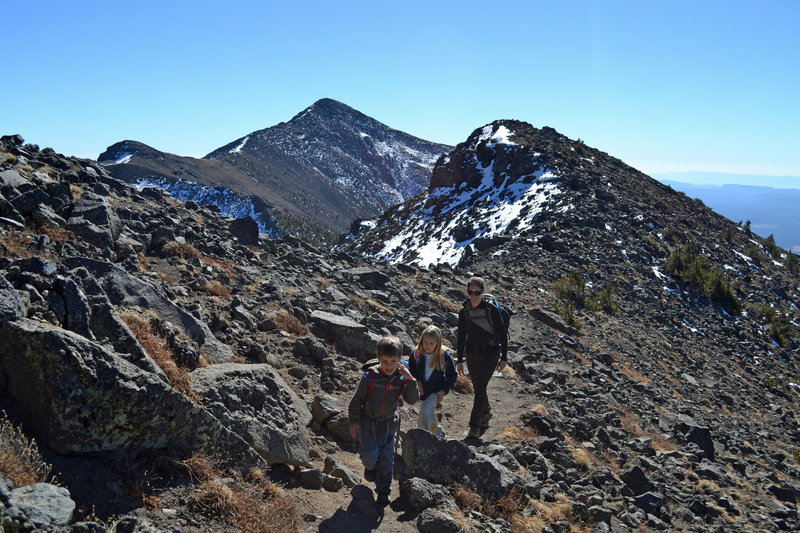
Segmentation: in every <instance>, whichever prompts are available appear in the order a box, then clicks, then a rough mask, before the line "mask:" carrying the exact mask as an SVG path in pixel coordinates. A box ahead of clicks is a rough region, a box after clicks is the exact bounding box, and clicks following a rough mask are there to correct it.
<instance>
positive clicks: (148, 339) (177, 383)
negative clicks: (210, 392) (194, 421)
mask: <svg viewBox="0 0 800 533" xmlns="http://www.w3.org/2000/svg"><path fill="white" fill-rule="evenodd" d="M119 317H120V318H121V319H122V321H123V322H125V323H126V324H127V325H128V327H129V328H130V329H131V331H132V332H133V335H134V336H135V337H136V339H137V340H138V341H139V343H140V344H141V345H142V347H143V348H144V349H145V351H146V352H147V354H148V355H149V356H150V357H151V358H152V359H153V361H155V362H156V364H157V365H158V366H159V367H160V368H161V370H163V371H164V374H166V376H167V379H169V381H170V383H171V384H172V387H173V388H174V389H175V390H177V391H178V392H180V393H181V394H183V395H184V396H186V397H187V398H189V399H190V400H192V401H193V402H195V403H197V404H201V403H203V398H202V397H201V396H200V395H199V394H197V393H196V392H194V390H192V375H191V374H190V373H189V371H188V370H186V369H185V368H181V367H179V366H178V365H177V364H176V363H175V358H174V355H173V353H172V350H170V349H169V347H168V346H167V343H166V342H165V341H164V339H162V338H161V337H159V336H158V335H156V333H155V331H154V330H153V326H152V325H151V324H150V321H149V320H147V319H145V318H144V317H142V316H141V314H140V313H137V312H136V311H133V310H125V311H121V312H119Z"/></svg>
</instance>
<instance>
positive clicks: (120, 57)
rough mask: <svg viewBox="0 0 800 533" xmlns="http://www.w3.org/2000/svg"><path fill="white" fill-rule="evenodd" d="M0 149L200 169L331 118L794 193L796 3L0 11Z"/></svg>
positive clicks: (207, 4) (160, 5) (222, 5)
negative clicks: (281, 127)
mask: <svg viewBox="0 0 800 533" xmlns="http://www.w3.org/2000/svg"><path fill="white" fill-rule="evenodd" d="M0 7H2V12H3V18H4V20H5V21H6V22H5V24H4V25H3V43H4V54H3V55H4V61H3V81H2V82H0V124H2V128H0V134H10V133H20V134H22V135H23V137H25V139H26V141H28V142H32V143H36V144H39V145H40V146H42V147H44V146H50V147H52V148H54V149H55V150H56V151H58V152H61V153H64V154H67V155H77V156H82V157H91V158H96V157H97V156H98V155H99V154H100V153H101V152H102V151H103V150H104V149H105V148H106V147H107V146H109V145H111V144H113V143H114V142H117V141H120V140H123V139H134V140H138V141H141V142H144V143H146V144H148V145H151V146H153V147H154V148H157V149H159V150H163V151H167V152H172V153H176V154H180V155H191V156H198V157H199V156H203V155H205V154H206V153H208V152H210V151H212V150H213V149H215V148H218V147H220V146H222V145H224V144H226V143H228V142H231V141H233V140H235V139H237V138H239V137H241V136H244V135H246V134H247V133H250V132H252V131H255V130H258V129H262V128H266V127H269V126H272V125H275V124H277V123H278V122H281V121H287V120H289V119H291V118H292V116H294V115H295V114H296V113H298V112H300V111H301V110H303V109H304V108H306V107H308V106H309V105H311V104H312V103H313V102H314V101H316V100H318V99H320V98H324V97H330V98H335V99H337V100H340V101H342V102H344V103H346V104H348V105H350V106H352V107H354V108H356V109H358V110H359V111H362V112H363V113H366V114H367V115H369V116H372V117H374V118H376V119H377V120H380V121H381V122H383V123H385V124H387V125H389V126H391V127H393V128H396V129H399V130H403V131H406V132H408V133H411V134H413V135H416V136H418V137H422V138H425V139H429V140H432V141H438V142H443V143H448V144H457V143H459V142H461V141H464V140H465V139H466V138H467V136H468V135H469V134H470V133H471V132H472V131H473V130H474V129H476V128H478V127H481V126H483V125H484V124H486V123H488V122H491V121H492V120H495V119H501V118H513V119H519V120H524V121H526V122H530V123H531V124H533V125H534V126H536V127H542V126H552V127H554V128H556V129H557V130H558V131H560V132H561V133H564V134H565V135H567V136H569V137H572V138H575V139H577V138H580V139H582V140H583V141H585V142H586V143H587V144H589V145H590V146H594V147H597V148H599V149H601V150H604V151H606V152H608V153H609V154H611V155H612V156H615V157H619V158H621V159H622V160H624V161H625V162H626V163H629V164H631V165H633V166H635V167H636V168H638V169H640V170H642V171H644V172H646V173H648V174H651V175H655V174H658V173H665V172H682V171H707V172H725V173H730V172H733V173H740V174H761V175H791V176H800V102H798V98H799V97H800V52H799V51H800V30H799V29H798V28H799V27H800V24H799V23H800V1H796V0H785V1H776V0H758V1H736V0H729V1H724V2H723V1H710V0H692V1H669V2H664V1H655V0H653V1H649V0H639V1H631V2H622V1H568V0H567V1H563V2H553V1H521V2H520V1H513V0H507V1H505V2H502V3H494V4H493V3H490V2H486V1H480V2H473V1H470V0H461V1H458V2H437V1H434V0H427V1H419V2H418V1H414V0H411V1H404V2H379V1H375V0H371V1H363V2H349V1H319V2H308V1H292V2H283V1H281V2H271V1H238V0H226V1H208V0H192V1H170V0H162V1H159V2H153V1H138V2H115V1H110V2H109V1H102V2H101V1H82V0H73V1H63V0H59V1H28V2H21V1H19V0H0Z"/></svg>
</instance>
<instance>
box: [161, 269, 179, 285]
mask: <svg viewBox="0 0 800 533" xmlns="http://www.w3.org/2000/svg"><path fill="white" fill-rule="evenodd" d="M158 277H160V278H161V279H162V280H163V281H164V283H166V284H167V285H169V286H170V287H172V286H173V285H175V279H174V278H173V277H172V276H170V275H169V274H166V273H164V272H161V271H159V272H158Z"/></svg>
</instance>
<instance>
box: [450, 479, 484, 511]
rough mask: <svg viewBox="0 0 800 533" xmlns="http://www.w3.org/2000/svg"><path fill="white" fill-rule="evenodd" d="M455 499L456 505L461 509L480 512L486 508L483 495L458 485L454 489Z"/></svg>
mask: <svg viewBox="0 0 800 533" xmlns="http://www.w3.org/2000/svg"><path fill="white" fill-rule="evenodd" d="M453 499H455V501H456V504H457V505H458V507H459V508H461V509H471V510H473V511H480V510H481V509H483V507H484V502H483V498H482V497H481V495H480V494H478V493H477V492H473V491H471V490H470V489H468V488H467V487H465V486H463V485H456V486H454V487H453Z"/></svg>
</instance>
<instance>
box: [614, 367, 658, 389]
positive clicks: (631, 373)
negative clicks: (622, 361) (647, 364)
mask: <svg viewBox="0 0 800 533" xmlns="http://www.w3.org/2000/svg"><path fill="white" fill-rule="evenodd" d="M614 365H615V366H616V367H617V370H619V372H620V374H625V375H626V376H628V377H629V378H631V379H632V380H634V381H638V382H639V383H641V384H642V385H650V384H651V383H652V382H653V380H652V379H650V378H648V377H647V376H645V375H643V374H641V373H640V372H637V371H636V370H634V369H632V368H628V367H627V366H622V365H618V364H617V363H614Z"/></svg>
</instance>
